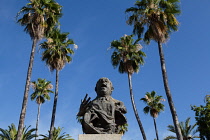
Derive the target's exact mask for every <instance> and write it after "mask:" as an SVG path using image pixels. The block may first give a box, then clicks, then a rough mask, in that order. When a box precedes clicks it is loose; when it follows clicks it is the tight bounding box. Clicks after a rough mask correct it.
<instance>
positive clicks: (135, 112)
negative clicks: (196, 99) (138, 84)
mask: <svg viewBox="0 0 210 140" xmlns="http://www.w3.org/2000/svg"><path fill="white" fill-rule="evenodd" d="M131 76H132V75H131V74H130V73H129V72H128V81H129V89H130V97H131V103H132V106H133V111H134V114H135V116H136V120H137V122H138V124H139V128H140V131H141V134H142V137H143V139H144V140H147V138H146V135H145V133H144V128H143V125H142V123H141V120H140V117H139V115H138V111H137V109H136V105H135V101H134V96H133V91H132V82H131Z"/></svg>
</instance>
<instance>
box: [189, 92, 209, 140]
mask: <svg viewBox="0 0 210 140" xmlns="http://www.w3.org/2000/svg"><path fill="white" fill-rule="evenodd" d="M205 103H206V105H205V106H203V105H200V106H199V107H197V106H192V110H193V111H195V119H196V121H197V125H198V131H199V132H200V139H201V140H209V139H210V96H208V95H207V96H206V97H205Z"/></svg>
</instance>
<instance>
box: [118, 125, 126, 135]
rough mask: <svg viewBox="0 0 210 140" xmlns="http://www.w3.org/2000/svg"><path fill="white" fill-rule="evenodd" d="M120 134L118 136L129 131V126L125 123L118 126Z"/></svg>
mask: <svg viewBox="0 0 210 140" xmlns="http://www.w3.org/2000/svg"><path fill="white" fill-rule="evenodd" d="M118 130H119V133H118V134H125V132H127V131H128V124H127V123H125V124H123V125H119V126H118Z"/></svg>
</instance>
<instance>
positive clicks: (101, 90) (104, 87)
mask: <svg viewBox="0 0 210 140" xmlns="http://www.w3.org/2000/svg"><path fill="white" fill-rule="evenodd" d="M112 90H113V87H112V83H111V81H110V80H109V79H108V78H101V79H99V80H98V82H97V84H96V92H97V94H98V96H100V97H105V96H110V95H111V93H112Z"/></svg>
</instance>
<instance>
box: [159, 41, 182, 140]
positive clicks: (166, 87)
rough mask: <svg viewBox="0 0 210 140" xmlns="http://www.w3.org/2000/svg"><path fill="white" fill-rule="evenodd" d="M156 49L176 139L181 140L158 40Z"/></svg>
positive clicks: (160, 45)
mask: <svg viewBox="0 0 210 140" xmlns="http://www.w3.org/2000/svg"><path fill="white" fill-rule="evenodd" d="M158 49H159V55H160V63H161V70H162V76H163V83H164V87H165V92H166V96H167V99H168V104H169V107H170V110H171V115H172V118H173V123H174V126H175V130H176V136H177V140H183V137H182V133H181V130H180V127H179V121H178V116H177V114H176V110H175V107H174V103H173V100H172V96H171V92H170V89H169V85H168V77H167V73H166V64H165V58H164V53H163V48H162V44H161V43H160V42H158Z"/></svg>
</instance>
